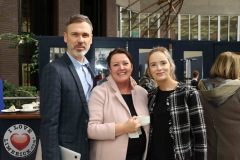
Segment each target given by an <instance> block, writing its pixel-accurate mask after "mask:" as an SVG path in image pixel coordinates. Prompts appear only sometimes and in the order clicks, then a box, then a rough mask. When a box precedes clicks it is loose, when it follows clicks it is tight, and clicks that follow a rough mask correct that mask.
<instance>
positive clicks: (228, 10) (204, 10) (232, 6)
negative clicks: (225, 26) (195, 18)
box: [181, 0, 240, 15]
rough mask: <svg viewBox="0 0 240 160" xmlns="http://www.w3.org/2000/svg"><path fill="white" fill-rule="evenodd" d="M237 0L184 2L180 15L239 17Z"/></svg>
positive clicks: (192, 0) (193, 0) (190, 0)
mask: <svg viewBox="0 0 240 160" xmlns="http://www.w3.org/2000/svg"><path fill="white" fill-rule="evenodd" d="M239 8H240V1H239V0H184V2H183V7H182V10H181V14H195V15H204V14H207V15H211V14H212V15H216V14H217V15H239V14H240V9H239Z"/></svg>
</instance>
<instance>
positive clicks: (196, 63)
mask: <svg viewBox="0 0 240 160" xmlns="http://www.w3.org/2000/svg"><path fill="white" fill-rule="evenodd" d="M183 56H184V77H185V80H186V83H188V84H190V80H191V79H192V72H193V71H194V70H198V71H199V73H200V76H199V78H201V77H203V75H202V71H203V66H202V63H203V59H202V51H184V53H183Z"/></svg>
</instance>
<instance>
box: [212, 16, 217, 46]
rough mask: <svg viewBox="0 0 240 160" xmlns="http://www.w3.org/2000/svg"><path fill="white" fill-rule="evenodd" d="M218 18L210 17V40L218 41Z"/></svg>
mask: <svg viewBox="0 0 240 160" xmlns="http://www.w3.org/2000/svg"><path fill="white" fill-rule="evenodd" d="M217 29H218V18H217V16H210V40H211V41H217Z"/></svg>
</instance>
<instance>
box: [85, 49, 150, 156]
mask: <svg viewBox="0 0 240 160" xmlns="http://www.w3.org/2000/svg"><path fill="white" fill-rule="evenodd" d="M107 63H108V67H109V71H110V75H109V76H108V77H107V79H106V81H105V82H103V83H102V84H101V85H99V86H97V87H95V88H94V89H93V91H92V94H91V96H90V99H89V123H88V137H89V139H90V160H143V159H145V156H146V149H147V147H146V146H147V142H148V130H149V126H148V123H149V121H150V120H149V113H148V108H147V91H146V90H145V89H143V88H142V87H140V86H139V85H137V84H136V82H135V81H134V79H133V78H132V77H131V74H132V71H133V60H132V57H131V55H130V54H129V53H128V52H127V51H126V50H125V49H115V50H113V51H111V52H110V53H109V56H108V57H107ZM140 117H141V118H140Z"/></svg>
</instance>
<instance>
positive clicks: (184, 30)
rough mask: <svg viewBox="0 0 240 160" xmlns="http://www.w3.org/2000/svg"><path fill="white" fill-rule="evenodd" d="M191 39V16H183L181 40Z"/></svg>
mask: <svg viewBox="0 0 240 160" xmlns="http://www.w3.org/2000/svg"><path fill="white" fill-rule="evenodd" d="M188 39H189V16H188V15H182V16H181V40H188Z"/></svg>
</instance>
